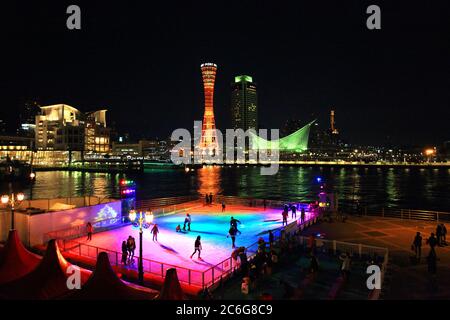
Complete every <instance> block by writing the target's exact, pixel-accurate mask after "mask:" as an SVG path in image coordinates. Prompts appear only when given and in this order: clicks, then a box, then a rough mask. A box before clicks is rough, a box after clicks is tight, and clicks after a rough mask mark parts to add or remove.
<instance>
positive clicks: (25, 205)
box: [16, 196, 117, 212]
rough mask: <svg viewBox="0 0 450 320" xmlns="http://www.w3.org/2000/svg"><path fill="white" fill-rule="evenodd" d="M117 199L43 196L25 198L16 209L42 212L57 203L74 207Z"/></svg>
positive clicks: (49, 209)
mask: <svg viewBox="0 0 450 320" xmlns="http://www.w3.org/2000/svg"><path fill="white" fill-rule="evenodd" d="M112 201H117V200H115V199H110V198H108V197H97V196H86V197H64V198H53V199H48V198H43V199H33V200H27V199H25V200H24V201H22V202H21V203H20V204H18V205H17V206H16V210H26V209H35V210H41V211H43V212H48V211H51V210H52V208H53V206H55V205H57V204H65V205H71V206H74V207H75V208H80V207H87V206H95V205H98V204H102V203H107V202H112ZM56 210H57V211H64V210H68V209H56Z"/></svg>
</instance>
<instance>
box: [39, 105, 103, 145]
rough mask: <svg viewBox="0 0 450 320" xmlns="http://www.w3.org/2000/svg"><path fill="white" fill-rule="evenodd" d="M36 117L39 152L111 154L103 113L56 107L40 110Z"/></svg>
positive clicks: (46, 107) (45, 107) (63, 106)
mask: <svg viewBox="0 0 450 320" xmlns="http://www.w3.org/2000/svg"><path fill="white" fill-rule="evenodd" d="M40 109H41V113H40V114H39V115H38V116H36V129H35V140H36V148H37V149H38V150H60V151H85V152H95V153H107V152H109V151H110V143H109V128H107V126H106V110H100V111H94V112H88V113H86V114H83V113H82V112H80V111H79V110H77V109H76V108H74V107H71V106H69V105H66V104H57V105H51V106H44V107H40Z"/></svg>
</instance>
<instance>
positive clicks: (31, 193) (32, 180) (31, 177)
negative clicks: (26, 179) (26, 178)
mask: <svg viewBox="0 0 450 320" xmlns="http://www.w3.org/2000/svg"><path fill="white" fill-rule="evenodd" d="M35 180H36V173H34V172H31V173H30V200H33V183H34V181H35Z"/></svg>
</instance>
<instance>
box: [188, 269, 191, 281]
mask: <svg viewBox="0 0 450 320" xmlns="http://www.w3.org/2000/svg"><path fill="white" fill-rule="evenodd" d="M188 283H189V285H191V269H188Z"/></svg>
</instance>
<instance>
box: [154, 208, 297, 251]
mask: <svg viewBox="0 0 450 320" xmlns="http://www.w3.org/2000/svg"><path fill="white" fill-rule="evenodd" d="M190 215H191V220H192V222H191V231H189V232H188V231H187V230H188V229H187V226H186V233H181V234H178V235H177V234H175V236H179V237H180V238H181V237H183V238H185V239H186V238H189V239H190V241H195V238H196V237H197V236H201V238H202V242H204V243H206V242H211V243H215V244H216V245H219V246H223V247H224V249H230V248H231V239H230V238H227V234H228V230H229V229H230V219H231V217H232V216H233V217H234V218H235V219H237V220H239V221H240V222H241V224H239V223H238V230H239V231H241V234H239V235H238V236H237V237H236V246H245V247H247V246H249V245H251V244H253V243H255V242H256V241H258V239H259V238H260V237H263V238H264V239H265V240H266V241H268V239H269V237H268V232H269V230H273V229H277V228H280V227H281V224H282V217H281V210H278V212H277V211H275V210H270V211H269V210H268V211H267V212H252V213H243V214H239V213H233V215H231V214H228V213H225V214H224V213H221V212H217V213H210V214H205V213H200V214H198V215H196V214H195V212H192V213H190ZM185 216H186V215H185V214H176V215H169V216H164V217H159V218H156V220H155V222H156V223H157V224H158V226H160V227H161V229H166V230H168V231H175V228H176V226H177V225H178V224H179V225H180V226H181V228H182V229H183V224H184V218H185ZM297 217H299V215H297Z"/></svg>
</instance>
